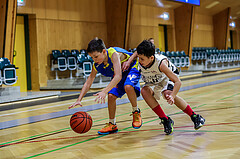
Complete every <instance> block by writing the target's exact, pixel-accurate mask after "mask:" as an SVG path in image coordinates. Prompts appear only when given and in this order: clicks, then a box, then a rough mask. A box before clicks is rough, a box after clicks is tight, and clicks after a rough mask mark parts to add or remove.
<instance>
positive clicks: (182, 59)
mask: <svg viewBox="0 0 240 159" xmlns="http://www.w3.org/2000/svg"><path fill="white" fill-rule="evenodd" d="M160 54H162V55H164V56H167V57H168V59H170V60H171V62H172V63H173V64H174V65H175V66H177V67H189V65H190V61H189V57H188V56H187V55H186V54H185V52H184V51H176V52H175V51H166V52H163V51H161V52H160Z"/></svg>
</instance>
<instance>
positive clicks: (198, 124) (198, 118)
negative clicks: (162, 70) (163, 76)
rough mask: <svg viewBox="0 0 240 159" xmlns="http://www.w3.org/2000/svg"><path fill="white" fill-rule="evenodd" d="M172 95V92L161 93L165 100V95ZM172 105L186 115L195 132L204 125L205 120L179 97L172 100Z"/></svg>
mask: <svg viewBox="0 0 240 159" xmlns="http://www.w3.org/2000/svg"><path fill="white" fill-rule="evenodd" d="M171 93H172V90H165V91H163V95H164V97H165V98H166V95H167V94H168V95H170V94H171ZM174 104H175V105H176V106H177V107H178V108H179V109H181V110H182V111H183V112H184V113H186V114H187V115H189V116H190V117H191V119H192V121H193V123H194V128H195V129H196V130H198V129H199V128H201V127H202V126H203V125H204V123H205V119H204V118H203V117H202V116H201V115H199V114H196V113H195V112H194V111H193V110H192V108H191V107H190V106H189V104H188V103H187V102H186V101H185V100H184V99H183V98H181V97H179V96H176V97H175V98H174Z"/></svg>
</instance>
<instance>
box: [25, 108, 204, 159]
mask: <svg viewBox="0 0 240 159" xmlns="http://www.w3.org/2000/svg"><path fill="white" fill-rule="evenodd" d="M204 105H206V104H202V105H199V106H196V107H193V108H192V109H195V108H199V107H202V106H204ZM180 113H183V112H182V111H179V112H177V113H174V114H172V115H175V114H180ZM169 116H171V115H169ZM156 120H159V119H158V118H157V119H153V120H150V121H147V122H143V123H142V124H146V123H150V122H153V121H156ZM130 128H132V127H127V128H124V129H121V130H119V132H121V131H124V130H128V129H130ZM104 136H106V135H101V136H98V137H94V138H91V139H87V140H84V141H81V142H77V143H74V144H70V145H67V146H63V147H60V148H57V149H53V150H50V151H47V152H43V153H39V154H36V155H33V156H29V157H27V158H25V159H29V158H34V157H37V156H41V155H44V154H47V153H51V152H54V151H58V150H62V149H64V148H68V147H71V146H75V145H78V144H80V143H84V142H87V141H91V140H94V139H98V138H101V137H104Z"/></svg>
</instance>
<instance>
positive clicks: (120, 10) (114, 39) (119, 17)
mask: <svg viewBox="0 0 240 159" xmlns="http://www.w3.org/2000/svg"><path fill="white" fill-rule="evenodd" d="M105 4H106V5H105V7H106V8H105V10H106V18H107V19H106V20H107V38H108V43H107V46H119V47H122V48H123V47H124V40H125V29H126V17H127V5H128V0H118V1H116V0H106V2H105Z"/></svg>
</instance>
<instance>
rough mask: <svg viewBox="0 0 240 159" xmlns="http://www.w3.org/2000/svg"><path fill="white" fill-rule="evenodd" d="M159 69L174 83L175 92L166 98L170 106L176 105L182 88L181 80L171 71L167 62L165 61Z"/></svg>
mask: <svg viewBox="0 0 240 159" xmlns="http://www.w3.org/2000/svg"><path fill="white" fill-rule="evenodd" d="M159 69H160V71H161V72H163V73H164V74H165V75H166V76H167V77H168V78H169V79H170V80H171V81H172V82H173V83H174V87H173V91H172V93H171V94H170V95H167V96H166V99H167V101H168V103H169V104H171V105H172V104H174V98H175V97H176V95H177V93H178V91H179V90H180V88H181V85H182V83H181V80H180V79H179V78H178V76H177V75H176V74H174V73H173V72H172V70H170V69H169V68H168V61H167V60H163V62H162V63H161V65H160V66H159Z"/></svg>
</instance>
